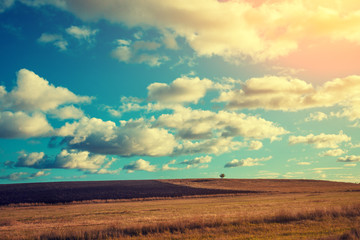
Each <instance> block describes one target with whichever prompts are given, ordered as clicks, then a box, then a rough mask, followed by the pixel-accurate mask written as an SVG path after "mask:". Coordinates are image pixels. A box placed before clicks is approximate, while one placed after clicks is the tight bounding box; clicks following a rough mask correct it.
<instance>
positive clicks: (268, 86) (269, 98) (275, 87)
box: [213, 76, 360, 119]
mask: <svg viewBox="0 0 360 240" xmlns="http://www.w3.org/2000/svg"><path fill="white" fill-rule="evenodd" d="M359 94H360V76H349V77H346V78H338V79H334V80H332V81H328V82H326V83H325V84H323V85H322V86H319V87H317V88H315V87H314V86H312V85H311V84H309V83H306V82H305V81H303V80H300V79H295V78H291V77H278V76H265V77H263V78H252V79H249V80H247V81H246V82H245V83H244V84H243V85H242V88H241V89H233V90H230V91H224V92H222V93H221V95H220V96H219V98H218V99H215V100H213V101H215V102H227V107H228V108H249V109H257V108H263V109H269V110H283V111H296V110H301V109H307V108H315V107H330V106H334V105H341V106H345V107H348V108H353V106H357V105H355V104H357V101H354V100H355V99H357V98H358V96H359ZM343 114H345V115H346V116H351V114H350V113H343ZM313 118H317V119H324V118H325V116H324V114H320V116H319V114H318V115H313Z"/></svg>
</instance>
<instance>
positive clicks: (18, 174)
mask: <svg viewBox="0 0 360 240" xmlns="http://www.w3.org/2000/svg"><path fill="white" fill-rule="evenodd" d="M28 174H29V173H27V172H16V173H11V174H9V175H5V176H0V179H6V180H11V181H17V180H26V179H28V177H25V175H28Z"/></svg>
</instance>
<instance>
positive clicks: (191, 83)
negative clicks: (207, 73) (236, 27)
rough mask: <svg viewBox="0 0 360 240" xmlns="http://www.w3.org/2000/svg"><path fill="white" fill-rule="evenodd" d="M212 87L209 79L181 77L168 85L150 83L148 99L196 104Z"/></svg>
mask: <svg viewBox="0 0 360 240" xmlns="http://www.w3.org/2000/svg"><path fill="white" fill-rule="evenodd" d="M211 87H213V82H212V81H211V80H209V79H206V78H205V79H200V78H198V77H195V78H189V77H185V76H184V77H181V78H177V79H176V80H174V81H173V82H172V83H171V84H170V85H169V84H166V83H158V82H155V83H152V84H150V85H149V86H148V87H147V89H148V98H149V100H151V101H159V102H166V103H190V102H192V103H197V102H198V101H199V99H201V98H203V97H204V96H205V94H206V91H207V90H208V89H210V88H211Z"/></svg>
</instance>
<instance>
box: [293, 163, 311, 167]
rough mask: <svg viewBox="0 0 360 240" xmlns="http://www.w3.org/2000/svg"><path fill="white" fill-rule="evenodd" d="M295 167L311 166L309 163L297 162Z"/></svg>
mask: <svg viewBox="0 0 360 240" xmlns="http://www.w3.org/2000/svg"><path fill="white" fill-rule="evenodd" d="M296 164H297V165H300V166H304V165H311V163H309V162H298V163H296Z"/></svg>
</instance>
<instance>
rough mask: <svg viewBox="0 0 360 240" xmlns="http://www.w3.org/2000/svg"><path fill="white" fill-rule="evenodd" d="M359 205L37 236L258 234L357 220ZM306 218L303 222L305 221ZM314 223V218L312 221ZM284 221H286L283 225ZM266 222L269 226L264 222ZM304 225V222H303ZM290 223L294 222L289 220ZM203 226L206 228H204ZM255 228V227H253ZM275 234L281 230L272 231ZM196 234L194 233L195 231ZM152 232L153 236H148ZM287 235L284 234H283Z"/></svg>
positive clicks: (83, 237)
mask: <svg viewBox="0 0 360 240" xmlns="http://www.w3.org/2000/svg"><path fill="white" fill-rule="evenodd" d="M359 217H360V205H355V206H351V207H350V206H347V207H341V208H332V209H317V210H314V211H304V212H297V213H294V212H291V211H283V212H281V213H278V214H276V215H274V216H271V217H264V218H259V219H252V220H246V219H237V220H233V221H227V220H226V219H223V218H221V217H216V218H213V219H207V220H204V219H196V220H191V221H176V222H170V223H169V222H167V223H157V224H149V225H143V226H141V225H135V226H132V227H126V228H123V227H121V226H112V227H109V228H106V229H100V230H92V231H80V232H74V231H67V232H61V233H60V234H59V232H56V231H55V232H51V233H48V234H43V235H41V236H40V237H39V239H53V240H62V239H69V240H70V239H84V240H85V239H115V238H116V239H124V238H128V237H135V238H136V237H147V236H149V235H150V237H154V236H157V237H158V236H159V234H164V233H165V234H166V235H167V236H168V235H169V234H177V235H179V234H180V235H183V236H182V237H184V236H189V237H190V236H191V235H194V233H197V234H199V232H202V233H204V232H206V230H207V234H210V233H216V232H220V233H224V232H226V233H228V235H234V234H238V233H239V232H242V233H246V232H247V233H248V234H249V233H253V234H254V235H255V234H258V232H259V230H262V232H268V236H269V235H270V233H269V226H272V227H273V228H275V229H276V226H274V225H275V224H276V223H281V224H283V226H285V225H286V224H291V223H292V222H301V223H302V224H304V223H306V221H309V220H312V221H314V220H315V221H319V222H322V221H325V222H328V221H329V222H330V221H336V220H338V219H344V218H345V219H353V220H359V219H360V218H359ZM304 220H305V222H304ZM312 223H314V222H312ZM284 224H285V225H284ZM266 225H268V226H266ZM306 225H307V224H306ZM254 226H255V228H254ZM290 226H293V224H291V225H290ZM204 230H205V231H204ZM254 230H255V231H254ZM275 233H276V234H278V236H279V233H280V232H275ZM351 233H352V234H353V235H354V233H355V234H357V230H352V232H351ZM197 234H195V235H197ZM151 235H153V236H151ZM285 235H286V234H285Z"/></svg>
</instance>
